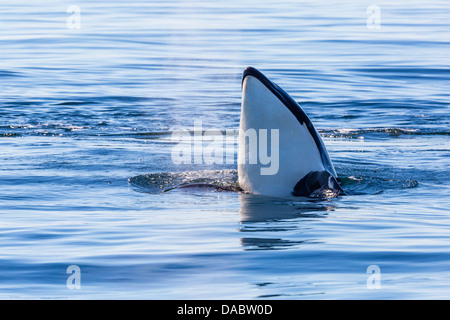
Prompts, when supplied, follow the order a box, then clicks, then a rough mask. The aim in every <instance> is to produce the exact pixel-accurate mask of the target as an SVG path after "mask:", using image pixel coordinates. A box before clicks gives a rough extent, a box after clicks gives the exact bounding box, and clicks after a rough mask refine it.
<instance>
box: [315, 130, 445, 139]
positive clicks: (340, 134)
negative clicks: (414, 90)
mask: <svg viewBox="0 0 450 320" xmlns="http://www.w3.org/2000/svg"><path fill="white" fill-rule="evenodd" d="M320 133H321V134H322V135H323V136H325V137H329V138H355V137H356V138H360V137H364V136H368V135H387V136H390V137H392V136H394V137H395V136H401V135H450V131H448V130H439V129H435V130H432V129H429V130H425V129H415V128H366V129H353V128H340V129H332V130H321V131H320Z"/></svg>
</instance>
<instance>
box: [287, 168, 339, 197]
mask: <svg viewBox="0 0 450 320" xmlns="http://www.w3.org/2000/svg"><path fill="white" fill-rule="evenodd" d="M342 194H344V191H343V190H342V188H341V186H340V185H339V182H338V181H337V180H336V178H335V177H334V176H333V175H332V174H331V173H329V172H328V171H311V172H310V173H308V174H307V175H306V176H304V177H303V178H302V179H300V181H299V182H297V184H296V185H295V187H294V191H292V195H293V196H296V197H309V198H334V197H337V196H338V195H342Z"/></svg>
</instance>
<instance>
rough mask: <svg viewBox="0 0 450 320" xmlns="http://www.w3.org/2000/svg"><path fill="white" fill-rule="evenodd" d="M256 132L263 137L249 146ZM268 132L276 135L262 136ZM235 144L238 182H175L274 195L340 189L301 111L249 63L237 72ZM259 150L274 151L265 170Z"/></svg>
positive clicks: (315, 194)
mask: <svg viewBox="0 0 450 320" xmlns="http://www.w3.org/2000/svg"><path fill="white" fill-rule="evenodd" d="M261 132H263V133H265V134H266V139H263V140H264V141H262V140H261V139H260V140H259V143H258V144H256V145H255V143H254V142H253V146H252V141H251V139H250V138H251V137H252V134H253V136H255V135H256V136H257V134H258V133H261ZM267 132H271V133H272V134H271V135H272V138H273V137H274V136H275V137H276V138H277V139H270V140H269V139H267ZM238 145H239V147H238V183H239V187H226V186H225V187H224V186H216V185H210V184H201V183H193V184H187V185H183V186H179V187H180V188H209V187H212V188H215V189H216V190H218V191H239V192H245V193H252V194H259V195H267V196H276V197H289V196H301V197H310V198H332V197H337V196H339V195H343V194H345V192H344V191H343V190H342V188H341V186H340V184H339V180H338V177H337V174H336V170H335V169H334V167H333V164H332V162H331V160H330V157H329V155H328V152H327V150H326V148H325V144H324V143H323V141H322V139H321V137H320V135H319V133H318V132H317V130H316V128H315V127H314V125H313V124H312V122H311V120H310V119H309V118H308V116H307V115H306V113H305V112H304V111H303V109H302V108H301V107H300V105H299V104H298V103H297V102H296V101H295V100H294V99H293V98H292V97H291V96H289V95H288V94H287V93H286V92H285V91H284V90H283V89H282V88H281V87H279V86H278V85H276V84H275V83H274V82H272V81H271V80H269V79H268V78H267V77H266V76H265V75H264V74H263V73H261V72H260V71H259V70H257V69H256V68H253V67H247V68H246V69H245V70H244V72H243V75H242V101H241V116H240V123H239V137H238ZM262 148H263V149H262ZM261 150H264V154H265V155H266V158H267V151H268V150H271V152H274V150H275V151H276V152H278V157H277V161H278V163H277V166H276V170H268V167H267V161H265V162H264V161H257V159H258V154H257V153H258V151H259V152H261ZM260 156H261V155H260ZM259 158H261V157H259Z"/></svg>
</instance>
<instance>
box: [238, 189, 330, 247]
mask: <svg viewBox="0 0 450 320" xmlns="http://www.w3.org/2000/svg"><path fill="white" fill-rule="evenodd" d="M239 201H240V204H241V206H240V209H239V214H240V228H239V232H241V233H243V234H244V236H243V237H242V238H241V245H242V246H243V247H244V249H245V250H280V249H289V248H292V247H296V246H299V245H302V244H307V243H314V242H316V241H315V240H314V239H311V238H308V237H307V236H306V234H305V232H304V231H305V230H306V229H307V226H305V225H304V223H305V222H306V221H308V220H311V219H320V218H326V217H327V216H328V212H329V211H333V210H334V209H335V207H334V206H333V205H332V204H330V202H328V201H318V200H311V199H306V198H305V200H304V201H301V200H298V198H295V199H293V198H276V197H268V196H261V195H253V194H245V193H242V194H239Z"/></svg>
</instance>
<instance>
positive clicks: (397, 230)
mask: <svg viewBox="0 0 450 320" xmlns="http://www.w3.org/2000/svg"><path fill="white" fill-rule="evenodd" d="M1 8H2V10H0V57H1V59H0V82H1V91H0V92H1V95H0V163H1V165H0V239H1V245H0V298H3V299H23V298H25V299H40V298H50V299H449V298H450V215H449V212H448V208H449V207H450V200H449V195H450V194H449V190H450V184H449V182H448V181H449V178H450V175H449V170H448V168H449V167H450V157H449V156H450V143H449V133H450V129H449V123H450V94H449V87H450V55H449V51H450V19H449V16H450V8H449V5H448V2H447V1H445V0H439V1H437V0H434V1H424V0H421V1H414V2H410V1H378V2H377V3H373V2H371V1H338V2H336V1H320V2H318V1H309V2H301V3H300V2H298V1H289V0H283V1H261V0H258V1H234V0H233V1H220V2H219V1H181V0H180V1H143V0H142V1H126V2H123V1H102V0H93V1H92V0H91V1H86V0H76V1H50V0H46V1H38V2H37V1H16V0H14V1H13V0H5V1H2V5H1ZM250 65H251V66H254V67H256V68H258V69H259V70H261V71H262V72H264V73H265V74H266V75H267V76H268V77H269V78H270V79H272V80H273V81H274V82H276V83H277V84H279V85H280V86H281V87H283V88H284V89H285V90H286V91H287V92H288V93H289V94H290V95H291V96H292V97H293V98H294V99H296V100H297V101H298V102H299V104H300V105H301V106H302V107H303V108H304V110H305V112H306V113H307V114H308V115H309V116H310V118H311V120H312V122H313V123H314V124H315V126H316V128H317V129H318V131H319V132H320V134H321V135H322V137H323V139H324V142H325V144H326V146H327V149H328V152H329V154H330V157H331V159H332V161H333V163H334V165H335V167H336V170H337V173H338V175H339V177H340V178H341V179H342V183H343V186H344V189H346V191H348V193H349V194H348V195H346V196H344V197H339V198H335V199H328V200H312V199H303V198H272V197H266V196H256V195H251V194H242V193H237V192H216V191H212V190H203V189H185V190H184V189H172V188H173V187H174V186H176V185H178V184H183V183H189V182H208V183H211V182H212V183H216V184H221V185H228V186H234V185H236V183H237V171H236V170H237V165H236V162H235V161H230V162H229V163H226V162H225V161H224V163H213V164H208V163H204V162H202V163H199V164H198V163H192V164H181V165H179V164H175V163H174V161H173V158H172V151H173V148H174V146H175V145H176V142H174V140H173V137H172V134H173V133H174V132H185V133H186V132H187V133H189V134H190V135H192V137H194V135H195V134H196V133H199V134H200V135H202V134H204V135H205V137H208V133H207V131H208V130H210V129H215V130H219V131H220V132H231V133H233V132H234V137H235V134H236V132H237V129H238V127H239V116H240V101H241V75H242V71H243V70H244V68H245V67H247V66H250ZM196 123H197V124H198V123H201V126H202V127H201V128H200V129H199V128H198V126H196ZM232 137H233V135H232ZM209 138H211V139H210V141H212V143H213V142H214V141H215V140H214V139H213V138H212V137H209ZM193 139H194V138H193ZM193 143H194V142H193ZM235 147H236V146H235V145H231V147H230V148H231V149H229V150H228V151H229V152H231V154H232V155H234V156H235V151H236V150H235V149H236V148H235ZM194 149H195V148H194ZM71 265H75V266H78V267H79V270H80V273H79V274H78V275H80V277H79V278H76V279H74V278H70V276H71V275H72V274H71V273H67V268H68V267H69V266H71ZM372 266H375V269H374V267H372ZM371 270H377V271H376V272H375V273H372V271H371ZM72 280H73V282H72ZM75 280H80V281H79V282H76V281H75ZM76 283H77V284H79V287H73V286H71V285H72V284H76Z"/></svg>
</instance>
